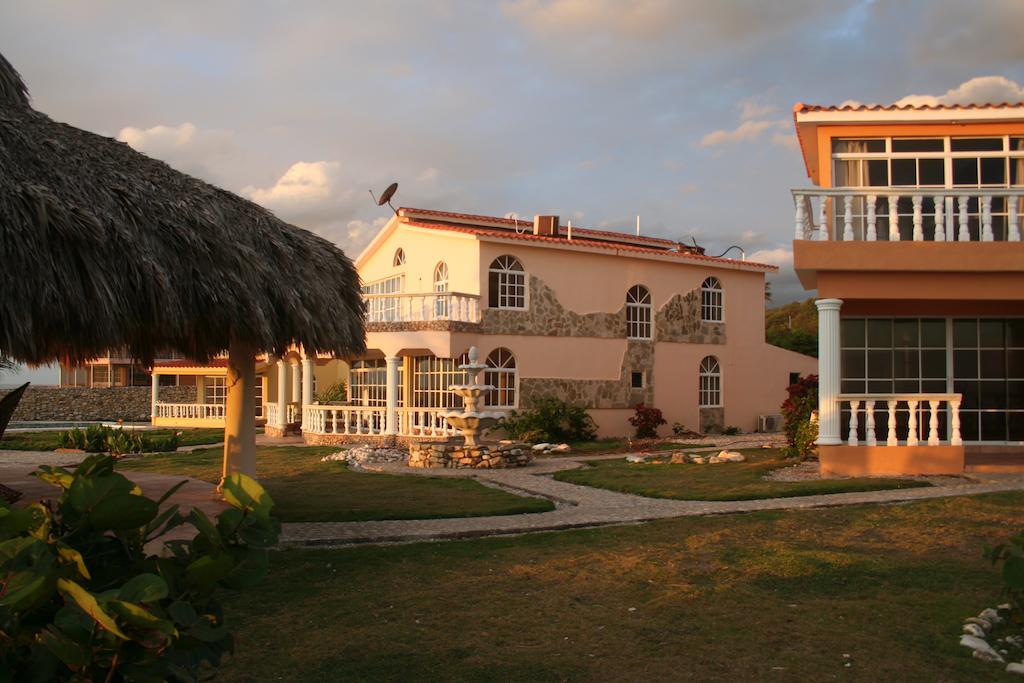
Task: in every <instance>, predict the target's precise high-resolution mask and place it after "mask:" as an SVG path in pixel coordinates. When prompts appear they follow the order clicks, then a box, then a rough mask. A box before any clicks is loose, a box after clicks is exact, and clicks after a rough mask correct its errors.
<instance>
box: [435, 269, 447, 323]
mask: <svg viewBox="0 0 1024 683" xmlns="http://www.w3.org/2000/svg"><path fill="white" fill-rule="evenodd" d="M447 291H448V264H447V263H445V262H444V261H441V262H440V263H438V264H437V265H436V266H434V293H435V294H438V295H441V296H438V297H437V298H436V299H434V317H436V318H441V319H443V318H447V317H448V297H447V296H443V294H444V293H446V292H447Z"/></svg>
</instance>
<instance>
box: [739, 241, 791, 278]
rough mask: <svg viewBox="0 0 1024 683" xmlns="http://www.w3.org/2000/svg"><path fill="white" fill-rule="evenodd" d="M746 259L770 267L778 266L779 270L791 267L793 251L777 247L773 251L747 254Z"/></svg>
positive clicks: (763, 250)
mask: <svg viewBox="0 0 1024 683" xmlns="http://www.w3.org/2000/svg"><path fill="white" fill-rule="evenodd" d="M744 234H745V233H744ZM747 259H748V260H750V261H754V262H755V263H767V264H769V265H772V266H778V267H779V269H780V270H781V269H784V268H790V267H792V265H793V250H792V249H787V248H785V247H777V248H775V249H758V250H757V251H755V252H753V253H752V254H748V255H747Z"/></svg>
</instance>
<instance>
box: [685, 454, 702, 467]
mask: <svg viewBox="0 0 1024 683" xmlns="http://www.w3.org/2000/svg"><path fill="white" fill-rule="evenodd" d="M687 457H689V459H690V462H692V463H693V464H694V465H703V464H704V462H705V459H704V456H701V455H691V456H687Z"/></svg>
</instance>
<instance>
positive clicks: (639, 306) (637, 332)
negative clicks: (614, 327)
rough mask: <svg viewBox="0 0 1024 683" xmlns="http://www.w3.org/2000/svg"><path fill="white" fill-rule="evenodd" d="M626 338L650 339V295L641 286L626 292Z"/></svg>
mask: <svg viewBox="0 0 1024 683" xmlns="http://www.w3.org/2000/svg"><path fill="white" fill-rule="evenodd" d="M626 336H627V337H629V338H630V339H650V338H651V293H650V291H648V289H647V288H646V287H644V286H643V285H636V286H635V287H631V288H630V290H629V291H628V292H626Z"/></svg>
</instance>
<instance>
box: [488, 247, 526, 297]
mask: <svg viewBox="0 0 1024 683" xmlns="http://www.w3.org/2000/svg"><path fill="white" fill-rule="evenodd" d="M487 285H488V287H487V297H488V299H487V303H488V306H490V307H491V308H516V309H523V308H526V272H525V271H524V270H523V264H521V263H520V262H519V259H517V258H516V257H515V256H499V257H498V258H496V259H494V261H493V262H492V263H491V267H490V270H489V272H488V278H487Z"/></svg>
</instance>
